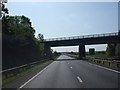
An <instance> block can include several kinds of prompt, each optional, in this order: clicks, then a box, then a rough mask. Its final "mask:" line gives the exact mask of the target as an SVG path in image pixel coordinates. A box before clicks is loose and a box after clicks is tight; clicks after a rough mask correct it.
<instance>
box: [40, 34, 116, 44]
mask: <svg viewBox="0 0 120 90" xmlns="http://www.w3.org/2000/svg"><path fill="white" fill-rule="evenodd" d="M110 36H118V32H115V33H104V34H92V35H82V36H73V37H60V38H51V39H44V40H43V41H42V42H49V41H61V40H74V39H84V38H97V37H110Z"/></svg>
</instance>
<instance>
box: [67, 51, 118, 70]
mask: <svg viewBox="0 0 120 90" xmlns="http://www.w3.org/2000/svg"><path fill="white" fill-rule="evenodd" d="M68 56H70V57H73V58H78V54H68ZM86 57H95V58H111V59H118V57H116V56H108V55H106V54H101V53H99V54H98V53H97V54H95V55H86ZM86 61H88V62H91V63H96V64H103V62H101V61H100V62H99V61H94V60H86ZM104 65H106V66H109V62H104ZM119 66H120V64H119ZM110 67H113V68H118V66H117V64H116V63H110Z"/></svg>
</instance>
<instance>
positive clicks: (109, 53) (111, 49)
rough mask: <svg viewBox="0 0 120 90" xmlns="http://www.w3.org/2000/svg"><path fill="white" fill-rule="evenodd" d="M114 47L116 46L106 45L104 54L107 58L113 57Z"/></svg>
mask: <svg viewBox="0 0 120 90" xmlns="http://www.w3.org/2000/svg"><path fill="white" fill-rule="evenodd" d="M115 47H116V44H108V46H107V50H106V53H107V55H109V56H115Z"/></svg>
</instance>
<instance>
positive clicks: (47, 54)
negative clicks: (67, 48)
mask: <svg viewBox="0 0 120 90" xmlns="http://www.w3.org/2000/svg"><path fill="white" fill-rule="evenodd" d="M44 55H45V58H46V59H51V52H50V45H48V44H44Z"/></svg>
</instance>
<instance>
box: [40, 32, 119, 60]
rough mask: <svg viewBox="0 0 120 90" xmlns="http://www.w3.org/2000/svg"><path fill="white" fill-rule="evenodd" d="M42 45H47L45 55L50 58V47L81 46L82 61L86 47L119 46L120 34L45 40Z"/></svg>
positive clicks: (80, 57)
mask: <svg viewBox="0 0 120 90" xmlns="http://www.w3.org/2000/svg"><path fill="white" fill-rule="evenodd" d="M42 43H44V44H45V54H46V56H47V57H50V47H57V46H75V45H79V59H82V58H83V57H85V45H92V44H109V43H114V44H117V43H120V34H119V33H118V32H115V33H104V34H93V35H83V36H74V37H60V38H51V39H44V40H43V41H42Z"/></svg>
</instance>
